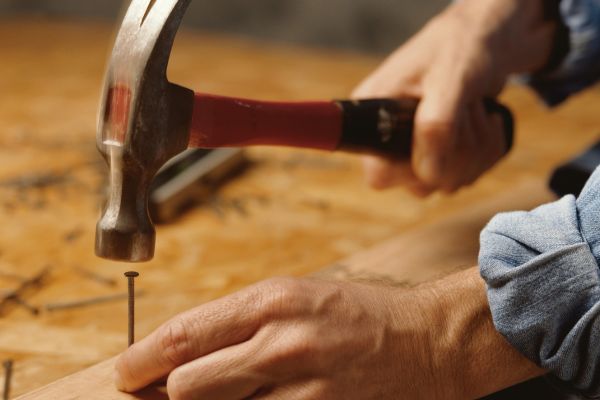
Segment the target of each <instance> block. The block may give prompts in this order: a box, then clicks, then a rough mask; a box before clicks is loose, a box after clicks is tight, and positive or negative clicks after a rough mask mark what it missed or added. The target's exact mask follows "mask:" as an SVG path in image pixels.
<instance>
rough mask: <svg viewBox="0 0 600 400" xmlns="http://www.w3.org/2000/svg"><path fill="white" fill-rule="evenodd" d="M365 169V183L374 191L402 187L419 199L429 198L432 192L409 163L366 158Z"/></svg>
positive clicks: (373, 157) (364, 158) (372, 157)
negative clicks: (417, 176) (418, 177)
mask: <svg viewBox="0 0 600 400" xmlns="http://www.w3.org/2000/svg"><path fill="white" fill-rule="evenodd" d="M363 169H364V172H365V181H366V182H367V184H368V185H369V186H370V187H371V188H373V189H376V190H384V189H389V188H391V187H393V186H397V185H402V186H404V187H406V188H407V189H408V190H410V191H411V192H412V193H413V194H414V195H416V196H419V197H425V196H428V195H429V194H431V192H432V190H431V189H430V188H428V187H427V186H425V185H423V184H422V183H421V182H420V181H419V180H418V179H417V178H416V176H415V174H414V173H413V172H412V166H411V165H410V162H408V161H397V160H390V159H386V158H380V157H375V156H365V157H363Z"/></svg>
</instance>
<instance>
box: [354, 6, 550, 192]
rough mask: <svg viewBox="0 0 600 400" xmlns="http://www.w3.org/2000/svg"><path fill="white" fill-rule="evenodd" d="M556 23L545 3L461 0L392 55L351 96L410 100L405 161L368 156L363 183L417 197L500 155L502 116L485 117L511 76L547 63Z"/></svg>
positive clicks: (447, 187) (456, 182)
mask: <svg viewBox="0 0 600 400" xmlns="http://www.w3.org/2000/svg"><path fill="white" fill-rule="evenodd" d="M553 38H554V24H553V23H551V22H548V21H545V19H544V9H543V0H532V1H523V0H462V1H459V2H457V3H455V4H453V5H451V6H450V7H448V8H447V9H446V10H445V11H444V12H443V13H442V14H440V15H439V16H437V17H435V18H434V19H433V20H432V21H431V22H430V23H428V24H427V25H426V26H425V28H423V30H421V32H419V33H418V34H417V35H416V36H414V37H413V38H412V39H411V40H409V41H408V43H406V44H405V45H404V46H402V47H400V48H399V49H398V50H397V51H396V52H394V53H393V54H392V55H391V56H390V57H389V58H388V59H387V60H386V61H385V62H384V63H383V65H381V66H380V67H379V68H378V69H377V70H376V71H375V72H373V73H372V74H371V75H370V76H369V77H367V78H366V79H365V80H364V81H363V82H362V83H361V84H360V85H359V87H358V88H357V89H356V90H355V91H354V93H353V97H355V98H373V97H391V98H401V97H416V98H419V99H421V103H420V105H419V108H418V110H417V114H416V121H415V132H414V140H413V156H412V160H411V162H398V161H392V160H388V159H382V158H375V157H367V158H366V160H365V172H366V178H367V181H368V183H369V184H370V185H371V186H372V187H374V188H377V189H384V188H388V187H390V186H394V185H398V184H401V185H404V186H406V187H407V188H408V189H410V190H411V191H413V192H414V193H416V194H418V195H427V194H429V193H431V192H433V191H436V190H440V191H443V192H447V193H449V192H454V191H455V190H457V189H458V188H460V187H461V186H465V185H469V184H470V183H472V182H473V181H474V180H475V179H477V178H478V177H479V176H480V175H481V174H482V173H483V172H485V171H486V170H488V169H489V168H491V167H492V166H493V165H494V164H495V163H496V162H497V161H498V160H499V159H500V158H501V157H502V156H503V155H504V153H505V149H506V143H505V142H504V133H503V126H502V121H501V118H500V117H499V116H498V115H494V114H488V113H486V111H485V110H484V107H483V99H484V98H485V97H491V98H495V97H496V96H497V95H498V94H499V93H500V91H501V90H502V88H503V86H504V84H505V82H506V79H507V77H508V76H509V75H510V74H512V73H519V72H521V73H522V72H533V71H536V70H538V69H540V68H541V67H543V66H544V65H545V63H546V62H547V59H548V57H549V54H550V52H551V48H552V42H553Z"/></svg>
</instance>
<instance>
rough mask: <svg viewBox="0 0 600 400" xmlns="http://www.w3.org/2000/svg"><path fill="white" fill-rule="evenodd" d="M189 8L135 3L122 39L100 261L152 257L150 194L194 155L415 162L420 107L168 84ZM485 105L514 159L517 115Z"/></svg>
mask: <svg viewBox="0 0 600 400" xmlns="http://www.w3.org/2000/svg"><path fill="white" fill-rule="evenodd" d="M189 3H190V0H132V2H131V4H130V6H129V8H128V10H127V13H126V15H125V18H124V20H123V23H122V25H121V28H120V30H119V33H118V35H117V38H116V42H115V45H114V49H113V52H112V55H111V58H110V62H109V65H108V69H107V72H106V78H105V87H104V91H103V96H102V99H101V105H100V113H99V118H98V131H97V132H98V133H97V146H98V149H99V150H100V152H101V153H102V155H103V157H104V158H105V160H106V162H107V163H108V166H109V170H110V172H109V174H110V177H109V191H108V199H107V203H106V206H105V209H104V213H103V215H102V217H101V218H100V220H99V221H98V224H97V227H96V254H97V255H98V256H100V257H104V258H109V259H113V260H120V261H129V262H140V261H147V260H150V259H151V258H152V257H153V256H154V243H155V231H154V226H153V224H152V221H151V220H150V217H149V215H148V192H149V187H150V184H151V182H152V179H153V177H154V175H155V174H156V173H157V172H158V170H159V169H160V168H161V167H162V166H163V165H164V164H165V163H166V162H167V161H168V160H169V159H171V158H172V157H174V156H175V155H177V154H179V153H181V152H182V151H184V150H185V149H186V148H188V147H205V148H216V147H234V146H247V145H257V144H269V145H286V146H296V147H307V148H314V149H322V150H344V151H353V152H366V153H374V154H380V155H384V156H387V157H395V158H408V157H410V153H411V143H412V130H413V120H414V114H415V110H416V107H417V104H418V101H417V100H416V99H400V100H399V99H369V100H360V101H351V100H350V101H318V102H299V103H278V102H262V101H255V100H247V99H236V98H227V97H221V96H214V95H208V94H202V93H194V91H192V90H189V89H186V88H184V87H181V86H178V85H176V84H173V83H170V82H169V81H168V80H167V74H166V71H167V64H168V61H169V55H170V53H171V49H172V47H173V42H174V39H175V34H176V32H177V29H178V27H179V25H180V23H181V20H182V18H183V15H184V13H185V10H186V9H187V6H188V5H189ZM484 103H485V107H486V109H487V111H488V112H495V113H498V114H499V115H500V116H501V117H502V118H503V120H504V127H505V134H506V151H508V150H510V148H511V146H512V137H513V119H512V115H511V113H510V111H509V110H508V109H507V108H505V107H504V106H502V105H500V104H498V103H496V102H495V101H493V100H491V99H486V100H485V101H484Z"/></svg>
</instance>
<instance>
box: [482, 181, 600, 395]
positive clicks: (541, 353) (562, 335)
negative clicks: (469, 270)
mask: <svg viewBox="0 0 600 400" xmlns="http://www.w3.org/2000/svg"><path fill="white" fill-rule="evenodd" d="M599 257H600V170H596V172H595V173H594V174H593V175H592V177H591V178H590V180H589V181H588V184H587V185H586V187H585V189H584V190H583V192H582V194H581V195H580V197H579V198H578V199H575V198H574V197H573V196H567V197H564V198H563V199H561V200H559V201H557V202H555V203H551V204H547V205H544V206H542V207H539V208H537V209H535V210H533V211H531V212H515V213H505V214H500V215H498V216H496V217H495V218H494V219H493V220H492V221H491V222H490V223H489V224H488V226H487V227H486V228H485V229H484V230H483V232H482V234H481V251H480V256H479V263H480V269H481V275H482V277H483V279H484V280H485V281H486V283H487V286H488V299H489V303H490V308H491V311H492V316H493V319H494V325H495V326H496V329H497V330H498V331H499V332H500V333H501V334H502V335H504V336H505V337H506V339H507V340H508V341H509V342H510V343H511V344H512V345H513V346H514V347H515V348H517V349H518V350H519V351H520V352H521V353H522V354H524V355H525V356H527V357H528V358H529V359H531V360H532V361H534V362H535V363H536V364H538V365H539V366H541V367H542V368H545V369H547V370H549V371H551V372H552V373H553V374H554V375H555V376H556V377H557V378H559V379H560V380H562V381H564V382H566V383H568V384H569V385H570V386H571V387H572V388H574V389H576V390H577V391H579V392H582V393H583V394H585V395H587V396H592V397H596V396H600V370H599V368H600V317H599V313H600V270H599V267H598V262H599V260H600V258H599Z"/></svg>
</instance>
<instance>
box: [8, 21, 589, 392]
mask: <svg viewBox="0 0 600 400" xmlns="http://www.w3.org/2000/svg"><path fill="white" fill-rule="evenodd" d="M110 38H111V29H110V28H108V27H106V26H104V25H97V24H93V23H87V24H84V23H76V22H69V21H45V20H8V21H2V23H0V54H2V62H1V63H0V93H2V95H1V96H0V221H2V225H1V226H0V293H2V292H6V291H9V290H12V289H14V288H15V287H17V286H18V285H19V284H20V279H22V278H28V277H31V276H34V275H35V274H36V273H37V272H39V271H41V270H42V269H44V268H46V267H50V268H51V270H50V274H49V276H48V278H47V279H46V280H44V282H43V284H41V285H39V287H35V288H33V289H32V290H30V291H28V293H27V296H26V301H27V302H28V303H29V304H31V305H32V306H35V307H41V308H42V312H41V313H40V314H39V315H37V316H35V315H32V314H31V313H30V312H29V311H28V310H27V309H25V308H24V307H22V306H19V305H16V304H13V305H11V306H10V307H7V308H6V309H3V314H2V315H1V316H0V359H5V358H13V359H15V373H14V381H13V388H14V392H13V393H14V394H15V395H18V394H22V393H26V392H29V391H31V390H33V389H36V388H39V387H41V386H43V385H45V384H48V383H50V382H53V381H55V380H57V379H59V378H62V377H64V376H66V375H68V374H71V373H73V372H76V371H79V370H82V369H84V368H85V367H88V366H90V365H94V364H96V363H98V362H100V361H102V360H106V359H108V358H110V357H111V356H113V355H115V354H117V353H118V352H119V351H121V350H122V349H123V348H124V346H125V344H126V339H127V338H126V325H125V323H126V306H125V303H124V302H123V301H122V300H117V301H114V302H110V303H106V304H102V305H97V306H92V307H87V308H81V309H72V310H65V311H53V312H48V311H44V309H43V307H44V306H45V305H47V304H49V303H56V302H65V301H71V300H81V299H85V298H89V297H94V296H106V295H110V294H119V293H123V292H124V291H125V287H126V285H125V281H124V278H122V272H123V271H124V270H125V269H126V268H130V267H129V266H126V265H122V264H114V263H110V262H108V261H104V260H100V259H97V258H96V257H95V256H94V255H93V232H94V225H95V222H96V218H97V216H98V214H99V205H100V203H101V198H102V187H103V182H104V173H105V172H104V168H103V165H102V162H101V160H100V158H99V156H98V155H97V152H96V149H95V147H94V146H95V144H94V136H95V113H96V106H97V103H98V95H99V92H100V87H101V77H102V70H103V67H104V63H105V59H106V56H107V54H108V48H109V43H110ZM377 62H378V60H376V59H372V58H369V57H364V56H360V55H356V54H341V53H334V52H324V51H316V50H305V49H295V48H287V47H273V46H269V45H265V44H262V43H253V42H247V41H244V40H241V39H232V38H223V37H215V36H210V35H207V34H202V33H194V32H183V34H182V35H180V36H179V38H178V41H177V43H176V46H175V51H174V55H173V58H172V62H171V66H170V78H171V79H172V80H173V81H175V82H177V83H180V84H184V85H186V86H189V87H192V88H194V89H196V90H203V91H207V92H213V93H219V94H226V95H239V96H250V97H257V98H263V99H312V98H339V97H343V96H345V95H347V94H348V93H349V92H350V91H351V89H352V87H353V86H354V85H355V84H356V83H357V82H358V81H359V80H360V79H361V78H362V77H363V76H364V75H366V74H367V73H368V72H369V71H370V70H371V69H372V68H374V67H375V66H376V65H377ZM506 101H507V103H508V104H510V105H511V106H512V107H513V109H514V110H515V112H516V114H517V116H518V119H519V121H520V124H519V133H518V135H519V136H518V138H517V144H516V148H515V151H514V152H513V153H512V154H511V155H510V157H509V158H508V159H507V160H506V162H504V163H502V164H501V165H500V166H499V167H498V168H496V169H495V170H494V171H493V172H492V173H491V174H489V175H487V176H486V177H485V179H483V180H481V181H480V182H479V183H478V184H477V185H475V186H474V187H472V188H469V189H467V190H464V191H461V192H460V193H458V194H457V195H456V196H453V197H452V198H445V197H442V196H433V197H432V198H429V199H427V200H419V199H415V198H413V197H412V196H411V195H409V194H408V193H406V192H405V191H403V190H392V191H389V192H385V193H380V192H373V191H371V190H369V189H368V188H366V187H365V186H364V184H363V183H362V177H361V171H360V162H359V160H358V158H356V157H353V156H345V155H329V154H324V153H318V152H304V151H289V150H283V149H263V148H256V149H252V150H250V151H249V157H250V158H251V160H252V165H251V167H250V168H249V169H248V170H247V171H246V172H245V173H244V174H243V175H242V176H240V177H239V178H238V179H236V180H235V181H234V182H232V183H230V184H228V185H227V186H226V187H224V188H223V189H222V190H221V191H220V192H219V193H218V194H217V195H216V197H215V199H213V201H212V202H210V204H207V205H205V206H203V207H200V208H198V209H196V210H195V211H193V212H191V213H189V214H187V215H186V216H185V217H183V218H181V219H180V220H179V221H177V223H175V224H172V225H168V226H163V227H159V229H158V243H157V257H156V259H155V260H154V261H152V262H151V263H149V264H146V265H141V266H139V267H138V269H139V271H140V272H141V277H140V278H139V280H138V281H137V282H138V287H139V288H140V289H142V290H144V292H145V293H146V294H145V295H144V296H143V297H141V298H139V299H138V307H137V318H138V323H137V331H138V335H139V336H142V335H144V334H146V333H148V332H150V331H151V330H152V329H153V328H155V327H156V326H157V325H158V324H160V323H161V322H163V321H164V320H166V319H167V318H168V317H170V316H172V315H173V314H175V313H177V312H179V311H182V310H185V309H187V308H190V307H192V306H195V305H197V304H199V303H202V302H205V301H208V300H210V299H212V298H215V297H218V296H221V295H223V294H226V293H229V292H231V291H234V290H236V289H239V288H241V287H243V286H245V285H247V284H250V283H252V282H256V281H258V280H260V279H264V278H267V277H269V276H273V275H294V276H300V275H306V274H310V273H314V272H316V271H318V270H320V269H322V268H323V267H324V266H332V265H333V270H332V271H334V272H332V273H329V276H331V275H332V274H333V275H335V276H343V277H349V278H351V279H363V278H364V277H365V276H366V275H373V274H375V275H377V276H380V277H385V275H388V274H397V276H398V277H401V279H403V280H404V281H406V284H414V283H416V282H419V281H422V280H427V279H433V278H435V277H436V276H439V274H441V273H444V272H447V271H450V270H452V269H455V268H459V267H466V266H470V264H472V263H473V262H474V260H475V257H476V251H477V233H478V230H479V229H480V228H481V226H483V224H485V221H486V220H487V219H488V218H489V217H490V216H491V215H493V213H494V212H495V211H496V210H497V209H498V210H499V209H516V208H529V207H532V206H534V205H535V204H539V203H541V202H544V201H547V200H548V199H550V198H551V196H550V195H549V194H548V193H547V192H546V191H545V189H544V187H545V181H546V179H547V177H548V175H549V172H550V170H551V168H552V167H553V166H555V165H556V164H557V163H559V162H560V161H562V160H564V159H566V158H568V157H569V156H571V155H573V154H574V153H576V152H577V151H579V150H581V149H582V148H584V147H586V146H587V145H589V144H591V143H592V142H594V141H595V139H596V138H597V136H596V133H597V132H598V130H597V128H598V125H599V124H598V122H599V121H598V118H596V116H595V113H596V112H597V104H599V102H600V95H599V94H598V93H597V91H596V90H592V91H590V92H588V93H587V94H585V95H583V96H581V97H579V98H577V99H575V100H574V101H572V102H571V103H570V104H568V105H567V106H565V107H563V108H561V109H560V110H558V111H557V112H556V113H553V114H549V113H548V112H547V111H545V110H544V109H543V108H541V107H540V106H538V104H537V102H536V101H535V99H534V98H533V97H532V96H531V95H530V94H528V93H527V92H526V91H525V90H523V89H517V88H513V89H511V90H510V91H509V92H508V93H507V95H506ZM233 204H236V206H233ZM239 204H242V207H239ZM432 224H433V225H432ZM432 226H434V227H435V226H437V228H435V235H433V233H432V230H431V227H432ZM394 237H398V238H399V239H398V240H401V241H402V240H409V239H410V238H412V239H410V240H411V241H409V242H395V241H392V242H388V243H387V244H386V245H384V246H385V247H384V248H379V249H378V250H374V251H372V252H371V253H370V254H371V255H370V256H368V258H367V260H368V261H369V262H364V259H361V257H366V256H364V254H365V253H362V254H363V255H362V256H360V255H359V256H355V257H356V258H353V257H352V255H354V254H357V253H361V251H363V250H366V249H368V248H370V247H371V246H373V245H375V244H377V243H381V242H384V241H386V240H389V239H391V238H394ZM402 238H404V239H402ZM407 238H408V239H407ZM447 238H450V239H451V240H450V241H449V242H447ZM393 240H396V239H393ZM436 241H437V242H436ZM403 243H404V244H403ZM432 243H437V245H438V247H439V248H444V249H446V253H443V252H441V251H440V252H436V251H431V250H430V247H428V246H429V245H431V244H432ZM386 249H387V250H386ZM398 249H400V250H398ZM343 259H345V260H354V261H347V262H342V263H338V260H343ZM396 259H400V260H403V261H402V263H395V262H394V260H396ZM357 265H358V267H357ZM82 268H83V269H85V270H86V271H92V272H94V273H96V274H100V275H102V276H104V277H107V278H109V279H114V280H116V281H117V285H116V286H111V285H108V284H106V283H102V282H99V281H96V280H93V279H89V277H86V276H85V275H84V274H82V273H81V272H80V271H81V269H82ZM378 268H379V269H378ZM362 270H365V271H366V272H362ZM369 271H370V272H369ZM107 379H108V378H107Z"/></svg>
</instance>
